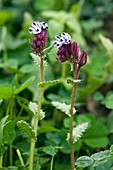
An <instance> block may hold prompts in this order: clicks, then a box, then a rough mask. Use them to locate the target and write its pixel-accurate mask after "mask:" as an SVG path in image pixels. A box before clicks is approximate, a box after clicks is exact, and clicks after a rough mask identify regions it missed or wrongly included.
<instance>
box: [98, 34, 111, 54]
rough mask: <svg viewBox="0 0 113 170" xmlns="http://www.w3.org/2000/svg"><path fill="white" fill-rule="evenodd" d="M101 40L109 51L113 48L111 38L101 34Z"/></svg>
mask: <svg viewBox="0 0 113 170" xmlns="http://www.w3.org/2000/svg"><path fill="white" fill-rule="evenodd" d="M99 37H100V40H101V42H102V44H103V46H104V47H105V48H106V50H107V51H108V52H111V51H112V50H113V43H112V41H111V40H110V39H108V38H106V37H104V36H103V35H100V36H99Z"/></svg>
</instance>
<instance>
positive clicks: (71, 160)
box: [69, 63, 78, 170]
mask: <svg viewBox="0 0 113 170" xmlns="http://www.w3.org/2000/svg"><path fill="white" fill-rule="evenodd" d="M73 70H74V80H77V79H78V74H77V65H76V63H75V64H74V65H73ZM76 91H77V84H74V86H73V90H72V98H71V107H70V120H69V127H70V128H69V133H70V166H71V170H74V162H75V161H74V144H73V107H74V101H75V96H76Z"/></svg>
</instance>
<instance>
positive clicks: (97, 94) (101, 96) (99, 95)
mask: <svg viewBox="0 0 113 170" xmlns="http://www.w3.org/2000/svg"><path fill="white" fill-rule="evenodd" d="M103 98H104V96H103V94H102V93H101V92H99V91H97V92H96V93H95V94H94V99H95V100H96V101H101V100H102V99H103Z"/></svg>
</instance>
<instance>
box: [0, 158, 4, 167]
mask: <svg viewBox="0 0 113 170" xmlns="http://www.w3.org/2000/svg"><path fill="white" fill-rule="evenodd" d="M2 162H3V156H0V168H2Z"/></svg>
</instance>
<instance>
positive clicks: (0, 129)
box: [0, 116, 9, 146]
mask: <svg viewBox="0 0 113 170" xmlns="http://www.w3.org/2000/svg"><path fill="white" fill-rule="evenodd" d="M8 117H9V116H5V117H3V118H2V120H1V121H0V146H1V144H2V138H3V128H4V124H5V122H6V120H7V118H8Z"/></svg>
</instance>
